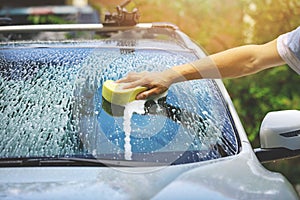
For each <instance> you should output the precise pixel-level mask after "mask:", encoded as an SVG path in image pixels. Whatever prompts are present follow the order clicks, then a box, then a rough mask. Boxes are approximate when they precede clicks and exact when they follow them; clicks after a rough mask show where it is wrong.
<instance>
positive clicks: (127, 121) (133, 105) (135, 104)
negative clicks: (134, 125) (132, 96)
mask: <svg viewBox="0 0 300 200" xmlns="http://www.w3.org/2000/svg"><path fill="white" fill-rule="evenodd" d="M145 102H146V101H145V100H136V101H132V102H130V103H128V104H126V105H125V109H124V116H123V119H124V122H123V129H124V132H125V139H124V141H125V143H124V155H125V160H132V151H131V144H130V133H131V117H132V115H133V113H137V114H145V110H144V105H145Z"/></svg>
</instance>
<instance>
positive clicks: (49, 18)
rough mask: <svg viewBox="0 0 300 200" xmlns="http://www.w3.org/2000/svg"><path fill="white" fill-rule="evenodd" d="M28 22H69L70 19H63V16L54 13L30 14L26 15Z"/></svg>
mask: <svg viewBox="0 0 300 200" xmlns="http://www.w3.org/2000/svg"><path fill="white" fill-rule="evenodd" d="M27 20H28V21H29V22H32V23H33V24H70V23H73V22H72V21H70V20H65V19H64V18H63V17H59V16H55V15H30V16H28V17H27Z"/></svg>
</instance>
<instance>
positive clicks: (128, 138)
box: [0, 45, 237, 164]
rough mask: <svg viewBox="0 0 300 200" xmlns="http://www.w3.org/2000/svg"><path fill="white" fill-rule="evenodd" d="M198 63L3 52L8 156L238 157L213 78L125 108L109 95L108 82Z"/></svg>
mask: <svg viewBox="0 0 300 200" xmlns="http://www.w3.org/2000/svg"><path fill="white" fill-rule="evenodd" d="M195 59H196V57H195V55H194V54H193V53H192V52H188V51H179V50H174V51H171V50H159V49H156V50H151V49H138V48H132V49H128V48H124V49H119V48H108V47H106V48H86V47H80V46H79V47H76V45H75V47H74V46H72V45H71V46H65V47H63V45H62V46H57V47H53V48H33V47H31V48H26V47H19V48H2V49H0V73H1V76H0V91H1V92H0V102H1V104H0V133H1V134H0V157H1V158H9V157H35V156H36V157H49V156H50V157H51V156H93V157H96V158H107V159H119V160H133V161H142V162H167V163H173V164H178V163H187V162H195V161H201V160H207V159H214V158H219V157H223V156H228V155H233V154H235V153H236V152H237V142H236V137H235V133H234V128H233V126H232V124H231V120H230V116H229V114H228V111H227V109H226V105H225V104H224V102H223V99H222V97H221V95H220V93H219V90H218V89H217V87H216V85H215V83H214V81H213V80H198V81H188V82H182V83H178V84H174V85H172V86H171V87H170V88H169V90H168V92H167V94H166V95H165V96H161V97H160V98H158V99H155V100H147V101H134V102H132V103H130V104H128V105H126V106H125V107H120V106H115V105H112V104H110V103H109V102H107V101H105V100H103V98H102V95H101V94H102V84H103V83H104V81H106V80H117V79H119V78H121V77H123V76H125V75H126V74H127V73H128V72H130V71H144V70H149V71H160V70H163V69H166V68H169V67H171V66H173V65H178V64H182V63H185V62H188V61H192V60H195Z"/></svg>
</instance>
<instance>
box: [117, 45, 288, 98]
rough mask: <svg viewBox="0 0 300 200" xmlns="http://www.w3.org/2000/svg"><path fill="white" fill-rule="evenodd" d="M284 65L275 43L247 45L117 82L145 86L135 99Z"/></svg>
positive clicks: (130, 85) (132, 74) (128, 86)
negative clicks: (182, 84) (192, 82)
mask: <svg viewBox="0 0 300 200" xmlns="http://www.w3.org/2000/svg"><path fill="white" fill-rule="evenodd" d="M281 64H284V61H283V60H282V58H281V57H280V56H279V54H278V52H277V40H273V41H271V42H269V43H266V44H262V45H246V46H240V47H236V48H232V49H229V50H226V51H223V52H220V53H216V54H213V55H210V56H208V57H206V58H203V59H199V60H197V61H195V62H192V63H187V64H183V65H178V66H174V67H172V68H170V69H168V70H165V71H162V72H141V73H134V72H132V73H129V74H128V75H127V76H126V77H124V78H122V79H120V80H118V81H117V82H120V83H121V82H122V83H126V85H125V87H124V88H131V87H136V86H139V85H141V86H146V87H148V88H149V89H148V90H146V91H144V92H142V93H140V94H139V95H138V96H137V99H145V98H147V97H148V96H151V95H154V94H160V93H162V92H164V91H166V90H167V89H168V88H169V87H170V85H171V84H173V83H177V82H181V81H186V80H194V79H203V78H235V77H241V76H245V75H249V74H254V73H256V72H258V71H261V70H264V69H267V68H270V67H274V66H278V65H281Z"/></svg>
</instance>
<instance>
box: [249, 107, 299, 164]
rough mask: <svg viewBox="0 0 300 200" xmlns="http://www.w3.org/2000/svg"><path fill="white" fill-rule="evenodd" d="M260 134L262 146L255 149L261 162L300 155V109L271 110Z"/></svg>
mask: <svg viewBox="0 0 300 200" xmlns="http://www.w3.org/2000/svg"><path fill="white" fill-rule="evenodd" d="M259 135H260V144H261V148H259V149H255V150H254V151H255V153H256V155H257V157H258V159H259V160H260V161H261V162H268V161H273V160H277V159H284V158H290V157H295V156H300V111H298V110H284V111H274V112H269V113H268V114H267V115H266V116H265V118H264V119H263V121H262V124H261V128H260V133H259Z"/></svg>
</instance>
